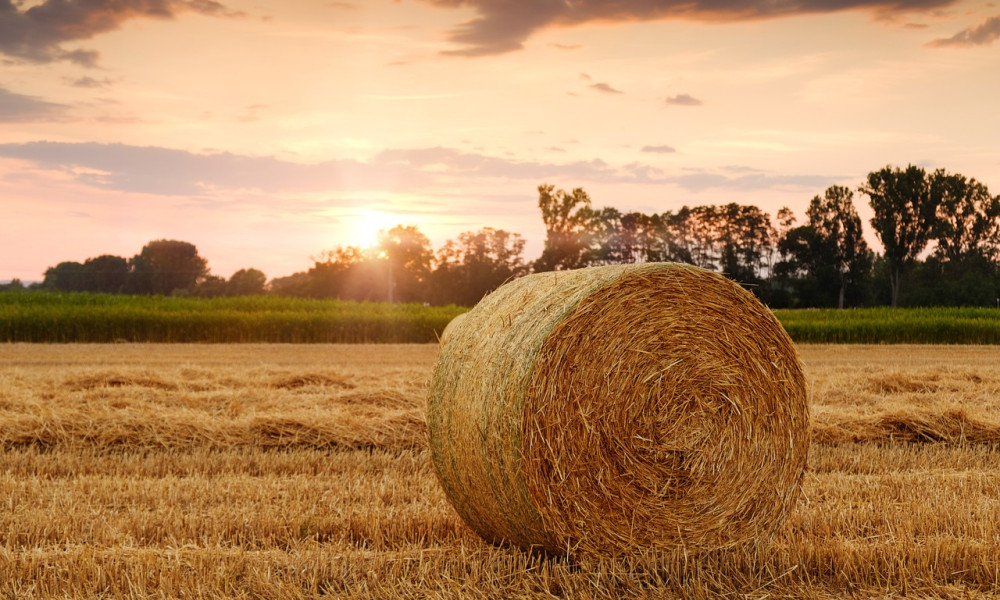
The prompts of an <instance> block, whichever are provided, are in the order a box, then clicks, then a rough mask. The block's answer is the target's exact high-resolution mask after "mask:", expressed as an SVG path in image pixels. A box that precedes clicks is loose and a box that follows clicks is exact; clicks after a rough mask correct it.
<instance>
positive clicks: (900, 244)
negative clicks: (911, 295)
mask: <svg viewBox="0 0 1000 600" xmlns="http://www.w3.org/2000/svg"><path fill="white" fill-rule="evenodd" d="M858 190H859V191H860V192H862V193H864V194H867V195H868V197H869V204H870V205H871V207H872V210H873V211H874V213H875V215H874V216H873V217H872V220H871V224H872V227H873V228H874V229H875V234H876V235H877V236H878V238H879V240H880V241H881V242H882V246H883V247H884V248H885V259H886V263H887V265H888V268H889V278H890V289H891V296H892V306H898V305H899V284H900V281H901V279H902V276H903V272H904V270H905V269H906V268H907V266H908V265H909V263H911V262H912V261H913V260H915V259H916V258H917V256H919V255H920V253H921V252H923V250H924V249H925V248H926V247H927V243H928V242H929V241H930V239H931V236H932V235H933V232H934V227H935V223H936V220H937V208H938V204H939V203H940V196H939V193H940V192H939V190H937V189H935V188H933V187H932V186H931V185H930V181H929V179H928V177H927V173H926V172H925V171H924V170H923V169H921V168H920V167H915V166H913V165H908V166H907V167H906V169H900V168H899V167H892V166H887V167H884V168H882V169H880V170H878V171H873V172H871V173H869V174H868V178H867V181H866V182H865V184H864V185H862V186H861V187H859V188H858Z"/></svg>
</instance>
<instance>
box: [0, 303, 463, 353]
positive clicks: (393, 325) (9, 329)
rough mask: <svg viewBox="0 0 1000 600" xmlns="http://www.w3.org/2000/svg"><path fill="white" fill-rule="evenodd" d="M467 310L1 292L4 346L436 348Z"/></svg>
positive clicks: (0, 334)
mask: <svg viewBox="0 0 1000 600" xmlns="http://www.w3.org/2000/svg"><path fill="white" fill-rule="evenodd" d="M463 310H464V309H462V308H458V307H455V306H446V307H431V306H424V305H422V304H386V303H375V302H347V301H342V300H311V299H303V298H280V297H270V296H250V297H236V298H163V297H150V296H119V295H106V294H57V293H45V292H14V293H0V341H5V342H97V343H103V342H121V341H124V342H209V343H243V342H285V343H293V342H294V343H381V342H384V343H426V342H434V341H436V340H437V336H438V335H440V333H441V331H442V330H443V329H444V327H445V326H446V325H447V324H448V322H449V321H450V320H451V319H452V318H453V317H454V316H455V315H457V314H459V313H460V312H462V311H463Z"/></svg>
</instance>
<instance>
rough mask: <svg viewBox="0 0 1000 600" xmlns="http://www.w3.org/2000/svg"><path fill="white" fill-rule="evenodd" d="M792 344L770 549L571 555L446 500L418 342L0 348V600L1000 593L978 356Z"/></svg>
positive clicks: (996, 463)
mask: <svg viewBox="0 0 1000 600" xmlns="http://www.w3.org/2000/svg"><path fill="white" fill-rule="evenodd" d="M800 351H801V353H802V359H803V363H804V367H805V370H806V376H807V380H808V382H809V385H810V396H811V412H812V415H813V417H814V422H813V425H814V433H813V436H814V441H813V445H812V447H811V449H810V452H809V469H808V471H807V473H806V477H805V480H804V482H803V492H804V498H803V499H802V500H800V501H799V502H798V503H797V504H796V507H795V509H794V510H793V512H792V514H791V515H790V518H789V520H788V522H787V523H786V525H785V527H784V528H782V529H781V530H780V531H779V533H778V536H777V538H776V541H775V543H774V545H773V546H772V548H771V550H770V552H769V553H768V554H766V555H760V556H755V555H751V554H743V553H726V552H717V553H709V554H703V555H698V556H696V555H694V554H693V553H686V554H685V553H684V552H679V553H675V554H673V555H661V556H647V557H645V558H643V559H641V560H638V561H631V562H629V563H625V562H623V561H615V560H613V559H609V560H605V561H591V562H578V563H571V562H568V561H563V560H553V559H546V558H542V557H539V556H532V555H528V554H524V553H522V552H520V551H517V550H512V549H508V548H496V547H492V546H489V545H487V544H485V543H483V542H482V541H480V539H479V538H478V536H476V535H475V534H473V533H472V532H471V531H470V530H468V529H467V528H466V526H465V525H464V524H463V523H462V521H461V520H460V519H459V517H458V516H457V515H456V514H455V513H454V512H453V510H452V509H451V508H450V505H449V504H448V502H447V501H446V499H445V497H444V494H443V492H442V491H441V490H440V488H439V486H438V484H437V482H436V480H435V477H434V474H433V469H432V467H431V465H430V458H429V455H428V452H427V450H426V442H425V439H426V431H425V429H424V426H423V413H424V402H425V400H424V398H425V394H426V390H427V381H428V378H429V374H430V370H431V368H432V365H433V363H434V360H435V358H436V355H437V352H438V346H437V345H427V346H308V347H304V346H156V345H109V346H34V345H7V346H0V445H2V447H3V459H2V470H0V490H2V491H0V502H2V504H3V509H2V510H0V536H2V541H0V597H10V598H67V597H88V598H101V597H106V598H112V597H114V598H162V597H177V598H196V597H200V598H280V599H285V598H313V597H319V596H329V597H338V598H341V597H343V598H423V597H431V598H455V597H458V598H497V597H507V598H538V597H542V598H551V597H567V598H622V597H627V598H672V597H693V598H715V597H747V598H759V599H763V598H824V599H825V598H844V597H854V598H869V597H875V598H895V597H901V596H902V595H903V594H905V595H906V596H907V597H909V598H914V597H916V598H966V597H974V598H981V597H1000V595H998V594H997V592H996V591H995V590H996V589H997V588H998V587H1000V445H998V443H997V441H996V440H997V432H998V431H1000V351H998V350H996V349H995V348H977V347H934V348H932V347H872V346H861V347H842V346H804V347H802V348H801V349H800ZM956 415H963V417H962V418H958V417H957V416H956ZM970 424H973V425H974V427H973V426H971V425H970Z"/></svg>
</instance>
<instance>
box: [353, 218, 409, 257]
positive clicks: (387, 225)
mask: <svg viewBox="0 0 1000 600" xmlns="http://www.w3.org/2000/svg"><path fill="white" fill-rule="evenodd" d="M398 224H399V217H398V216H396V215H394V214H392V213H387V212H382V211H376V210H366V211H365V212H364V213H362V214H361V216H360V218H359V219H358V223H357V230H356V231H355V235H354V237H355V239H356V240H357V243H358V245H359V246H361V247H362V248H374V247H375V246H377V245H378V234H379V232H380V231H383V230H389V229H392V228H393V227H395V226H396V225H398Z"/></svg>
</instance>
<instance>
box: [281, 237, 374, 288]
mask: <svg viewBox="0 0 1000 600" xmlns="http://www.w3.org/2000/svg"><path fill="white" fill-rule="evenodd" d="M370 254H371V252H368V253H366V252H365V251H363V250H362V249H361V248H360V247H359V246H337V248H336V249H334V250H327V251H324V252H322V253H320V255H319V256H318V257H315V256H314V257H313V261H314V264H313V267H312V268H311V269H309V271H308V273H306V274H305V275H306V281H305V283H304V285H303V286H302V290H303V291H304V295H306V296H310V297H313V298H341V299H343V300H383V299H385V297H386V294H387V290H388V281H387V277H386V276H383V275H381V274H380V273H377V272H374V271H375V270H376V269H375V268H374V267H375V266H376V265H375V263H374V260H373V259H372V258H371V256H370ZM378 270H379V271H380V269H378ZM276 283H279V289H291V288H287V287H282V286H285V284H286V283H288V284H289V285H293V284H294V285H298V283H297V282H295V281H294V280H288V281H287V282H285V281H281V282H276Z"/></svg>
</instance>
